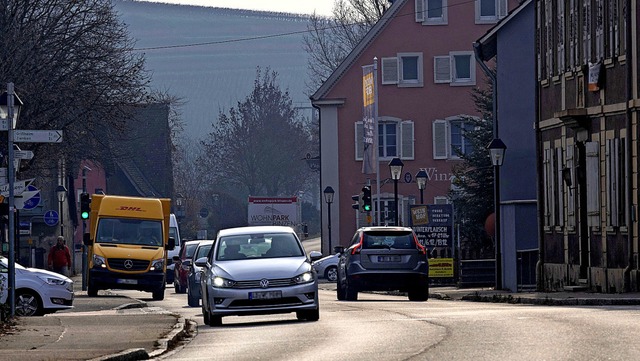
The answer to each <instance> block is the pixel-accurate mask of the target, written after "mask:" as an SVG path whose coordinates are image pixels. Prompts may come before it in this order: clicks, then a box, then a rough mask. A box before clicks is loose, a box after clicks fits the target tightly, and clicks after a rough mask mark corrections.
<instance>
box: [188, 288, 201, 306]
mask: <svg viewBox="0 0 640 361" xmlns="http://www.w3.org/2000/svg"><path fill="white" fill-rule="evenodd" d="M192 289H193V287H188V288H187V304H189V306H190V307H198V301H199V299H198V297H196V296H195V295H194V294H193V291H192Z"/></svg>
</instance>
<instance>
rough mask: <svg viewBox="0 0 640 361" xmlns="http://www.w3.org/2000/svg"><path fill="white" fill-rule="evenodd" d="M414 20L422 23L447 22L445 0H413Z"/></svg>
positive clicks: (437, 23)
mask: <svg viewBox="0 0 640 361" xmlns="http://www.w3.org/2000/svg"><path fill="white" fill-rule="evenodd" d="M415 4H416V13H415V14H416V22H418V23H422V25H446V24H447V21H448V20H447V0H415Z"/></svg>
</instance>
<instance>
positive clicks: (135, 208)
mask: <svg viewBox="0 0 640 361" xmlns="http://www.w3.org/2000/svg"><path fill="white" fill-rule="evenodd" d="M116 210H117V211H130V212H144V209H142V208H140V207H131V206H120V207H119V208H116Z"/></svg>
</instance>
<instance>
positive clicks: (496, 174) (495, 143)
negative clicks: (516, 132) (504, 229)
mask: <svg viewBox="0 0 640 361" xmlns="http://www.w3.org/2000/svg"><path fill="white" fill-rule="evenodd" d="M487 149H488V150H489V155H490V156H491V164H493V179H494V180H493V194H494V200H493V204H494V209H495V211H494V212H495V226H494V228H495V231H494V232H495V235H494V239H495V248H496V249H495V251H496V289H497V290H500V289H502V250H501V244H500V169H499V168H500V166H502V162H503V161H504V153H505V151H506V150H507V146H506V145H505V144H504V143H503V142H502V140H500V138H494V139H493V140H492V141H491V143H489V145H487Z"/></svg>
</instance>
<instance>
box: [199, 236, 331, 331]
mask: <svg viewBox="0 0 640 361" xmlns="http://www.w3.org/2000/svg"><path fill="white" fill-rule="evenodd" d="M196 265H198V266H199V267H203V273H202V276H201V279H200V285H201V290H202V315H203V318H204V322H205V323H206V324H208V325H210V326H220V325H222V317H224V316H229V315H258V314H275V313H291V312H295V313H296V317H297V318H298V320H307V321H317V320H318V319H319V318H320V306H319V302H318V277H317V274H316V272H315V271H314V270H313V267H311V262H310V260H309V258H308V257H307V254H306V253H305V250H304V248H303V247H302V243H301V242H300V239H298V236H297V235H296V233H295V232H294V230H293V229H292V228H291V227H283V226H256V227H240V228H231V229H224V230H221V231H219V232H218V236H217V238H216V242H215V245H214V246H213V248H212V249H211V252H209V257H203V258H199V259H197V260H196Z"/></svg>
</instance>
